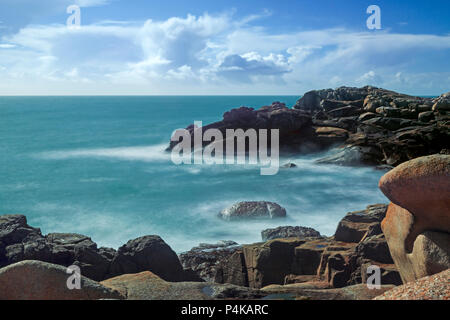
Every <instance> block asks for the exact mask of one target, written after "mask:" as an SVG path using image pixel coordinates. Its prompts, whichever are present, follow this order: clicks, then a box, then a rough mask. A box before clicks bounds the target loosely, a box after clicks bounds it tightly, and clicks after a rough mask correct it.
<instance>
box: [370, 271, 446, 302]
mask: <svg viewBox="0 0 450 320" xmlns="http://www.w3.org/2000/svg"><path fill="white" fill-rule="evenodd" d="M375 300H450V269H447V270H445V271H442V272H441V273H438V274H435V275H432V276H427V277H424V278H421V279H419V280H416V281H413V282H408V283H407V284H404V285H402V286H398V287H395V288H393V289H391V290H389V291H386V292H385V293H383V294H382V295H380V296H378V297H376V298H375Z"/></svg>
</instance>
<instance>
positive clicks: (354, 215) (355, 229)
mask: <svg viewBox="0 0 450 320" xmlns="http://www.w3.org/2000/svg"><path fill="white" fill-rule="evenodd" d="M386 210H387V205H384V204H378V205H372V206H368V207H367V209H366V210H363V211H355V212H350V213H347V215H346V216H345V217H344V218H343V219H342V220H341V221H340V222H339V224H338V227H337V229H336V233H335V234H334V239H335V240H336V241H344V242H359V241H361V239H362V238H363V237H364V235H365V234H366V233H367V231H368V230H369V228H370V227H371V226H372V225H373V224H380V223H381V221H382V220H383V219H384V217H385V215H386Z"/></svg>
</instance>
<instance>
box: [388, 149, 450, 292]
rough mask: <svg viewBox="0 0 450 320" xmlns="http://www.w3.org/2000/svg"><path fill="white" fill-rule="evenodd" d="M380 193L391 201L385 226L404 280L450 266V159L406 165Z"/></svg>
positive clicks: (395, 171) (430, 158)
mask: <svg viewBox="0 0 450 320" xmlns="http://www.w3.org/2000/svg"><path fill="white" fill-rule="evenodd" d="M380 189H381V190H382V191H383V192H384V194H385V195H386V196H387V197H388V198H389V199H390V200H391V201H392V203H391V204H390V205H389V209H388V212H387V215H386V218H385V219H384V220H383V223H382V228H383V232H384V234H385V235H386V238H387V241H388V244H389V249H390V251H391V254H392V257H393V259H394V261H395V264H396V265H397V267H398V269H399V271H400V274H401V276H402V279H403V282H405V283H406V282H409V281H415V280H417V279H420V278H422V277H425V276H427V275H431V274H434V273H438V272H441V271H443V270H446V269H448V268H450V245H449V244H450V156H448V155H432V156H427V157H421V158H418V159H414V160H412V161H409V162H406V163H403V164H402V165H400V166H398V167H397V168H395V169H393V170H391V171H389V172H388V173H387V174H385V175H384V176H383V177H382V178H381V180H380Z"/></svg>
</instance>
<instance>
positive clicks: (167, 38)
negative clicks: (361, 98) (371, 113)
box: [0, 0, 450, 94]
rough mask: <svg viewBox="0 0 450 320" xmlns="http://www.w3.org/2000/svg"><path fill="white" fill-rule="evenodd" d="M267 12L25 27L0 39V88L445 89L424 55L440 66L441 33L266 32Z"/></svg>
mask: <svg viewBox="0 0 450 320" xmlns="http://www.w3.org/2000/svg"><path fill="white" fill-rule="evenodd" d="M7 1H9V0H7ZM46 1H50V0H46ZM79 3H80V4H82V5H102V4H104V3H105V1H101V0H89V1H88V0H85V1H81V0H80V1H79ZM269 15H270V13H269V12H263V13H262V14H260V15H251V16H248V17H244V18H242V19H241V20H236V19H234V17H233V15H232V14H231V13H224V14H218V15H209V14H204V15H201V16H193V15H187V16H186V17H172V18H169V19H167V20H164V21H154V20H147V21H145V22H142V23H136V22H126V21H121V22H115V21H102V22H98V23H96V24H92V25H82V26H81V28H79V29H69V28H67V27H66V26H65V25H62V24H60V25H29V26H27V27H24V28H22V29H20V30H18V31H17V32H14V33H12V34H7V35H4V36H3V37H2V39H1V41H0V43H2V44H3V45H2V44H0V61H2V66H3V69H1V70H0V76H1V77H2V78H3V79H8V80H9V81H5V82H4V84H3V85H0V93H11V92H9V91H10V90H11V84H15V85H17V84H20V86H19V88H22V90H28V89H29V88H30V87H33V88H34V90H40V89H41V88H40V87H36V86H32V84H33V83H36V80H39V82H41V81H40V80H43V82H42V86H43V87H46V88H57V90H60V91H63V92H65V91H67V93H71V92H72V93H73V91H70V90H79V92H81V93H83V92H84V93H89V94H92V93H101V94H108V93H109V94H111V93H120V94H125V93H128V94H133V93H141V94H144V93H148V94H152V93H159V94H186V93H192V94H203V93H217V94H227V93H231V94H241V93H253V94H260V93H272V94H301V93H302V92H304V91H306V90H310V89H314V88H322V87H330V86H333V87H334V86H337V85H344V84H345V85H365V84H372V85H378V86H386V87H389V88H391V89H396V90H401V91H407V92H411V90H416V91H420V92H423V93H425V92H427V91H429V90H437V91H438V92H440V91H445V90H447V91H448V88H447V89H445V88H444V86H445V84H446V83H448V82H445V80H444V81H442V80H443V79H448V77H449V73H450V72H449V71H448V70H445V68H444V69H443V70H429V69H427V67H426V63H424V62H425V61H427V60H428V59H429V57H430V56H432V55H435V56H436V59H441V60H442V63H443V64H444V65H445V64H446V65H447V66H448V62H446V59H445V57H446V56H448V53H449V51H450V36H448V35H446V36H438V35H426V34H425V35H420V34H394V33H389V32H388V31H382V32H376V33H374V32H354V31H352V30H347V29H342V28H336V29H327V30H311V31H295V32H294V31H293V32H288V33H271V32H270V31H269V30H267V29H266V28H263V27H258V26H255V23H256V22H257V19H261V18H265V17H267V16H269ZM249 21H252V24H251V25H250V24H249ZM438 61H439V60H438ZM91 83H95V84H96V86H95V87H94V88H93V86H92V85H91ZM429 83H433V84H434V85H435V86H434V87H431V88H430V86H429ZM15 87H17V86H15ZM94 89H95V90H97V91H96V92H95V91H94V92H91V91H89V92H88V91H87V90H94ZM47 90H48V89H47ZM268 90H270V91H268ZM58 92H59V91H58ZM77 92H78V91H77ZM438 92H437V93H438ZM24 93H26V92H24ZM33 93H36V92H33ZM412 93H414V92H412Z"/></svg>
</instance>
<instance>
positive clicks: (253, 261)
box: [243, 238, 305, 288]
mask: <svg viewBox="0 0 450 320" xmlns="http://www.w3.org/2000/svg"><path fill="white" fill-rule="evenodd" d="M304 242H305V240H300V239H295V238H289V239H277V240H270V241H268V242H265V243H257V244H253V245H244V246H243V252H244V257H245V263H246V267H247V274H248V282H249V286H250V287H252V288H261V287H264V286H266V285H269V284H283V282H284V278H285V277H286V276H287V275H288V274H292V273H293V272H292V263H293V261H294V252H295V247H298V246H299V245H301V244H303V243H304Z"/></svg>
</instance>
